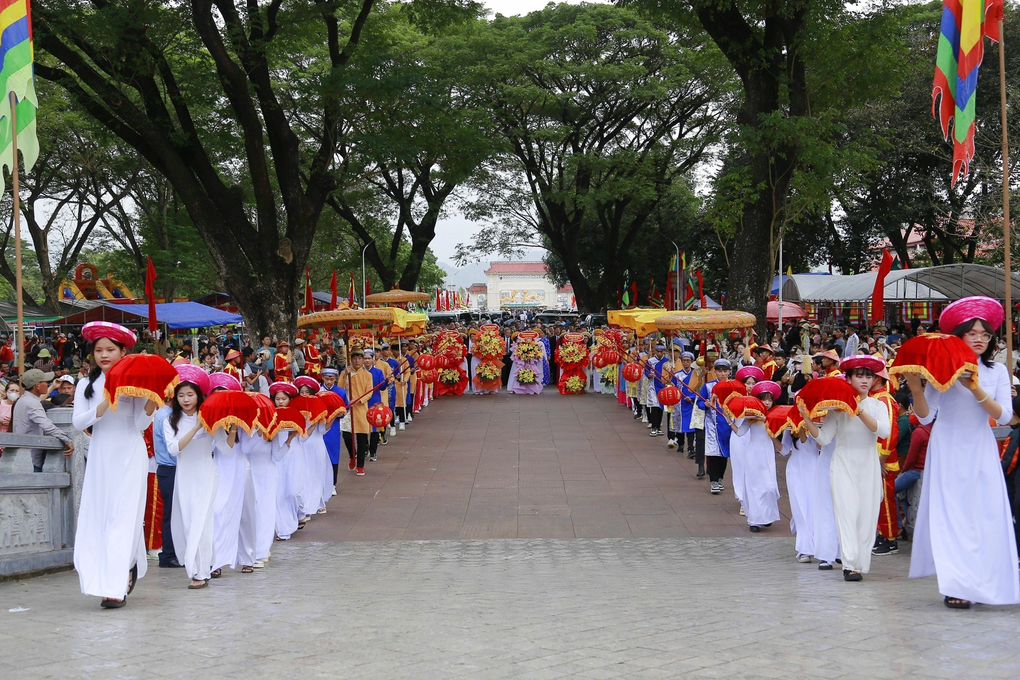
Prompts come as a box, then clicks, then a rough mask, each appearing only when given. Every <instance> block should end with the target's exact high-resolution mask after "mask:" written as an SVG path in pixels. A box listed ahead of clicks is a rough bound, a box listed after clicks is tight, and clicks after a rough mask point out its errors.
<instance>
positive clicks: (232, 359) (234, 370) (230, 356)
mask: <svg viewBox="0 0 1020 680" xmlns="http://www.w3.org/2000/svg"><path fill="white" fill-rule="evenodd" d="M242 358H243V357H242V356H241V353H240V352H238V351H237V350H236V349H232V350H229V351H228V352H227V356H225V357H223V360H224V361H225V362H226V363H224V365H223V372H224V373H226V374H227V375H229V376H232V377H234V378H237V380H238V381H240V380H241V359H242Z"/></svg>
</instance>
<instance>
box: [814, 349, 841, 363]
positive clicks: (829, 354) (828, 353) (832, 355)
mask: <svg viewBox="0 0 1020 680" xmlns="http://www.w3.org/2000/svg"><path fill="white" fill-rule="evenodd" d="M815 356H816V357H818V358H819V359H832V360H833V361H835V362H836V363H837V364H838V363H839V355H838V354H836V350H834V349H828V350H825V351H824V352H819V353H818V354H816V355H815Z"/></svg>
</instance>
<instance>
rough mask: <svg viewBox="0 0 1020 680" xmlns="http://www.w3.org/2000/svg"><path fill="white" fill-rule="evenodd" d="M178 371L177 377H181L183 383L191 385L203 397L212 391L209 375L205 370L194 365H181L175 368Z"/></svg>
mask: <svg viewBox="0 0 1020 680" xmlns="http://www.w3.org/2000/svg"><path fill="white" fill-rule="evenodd" d="M174 368H176V369H177V375H179V376H180V377H181V382H182V383H185V382H188V383H191V384H192V385H194V386H195V387H197V388H198V389H199V391H200V392H201V393H202V394H203V395H208V394H209V392H210V391H211V389H212V388H211V386H210V384H209V374H208V373H206V372H205V371H204V370H202V369H201V368H199V367H198V366H195V365H193V364H181V365H180V366H174Z"/></svg>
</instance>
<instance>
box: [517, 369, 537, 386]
mask: <svg viewBox="0 0 1020 680" xmlns="http://www.w3.org/2000/svg"><path fill="white" fill-rule="evenodd" d="M517 382H519V383H520V384H522V385H534V384H535V383H537V382H538V376H537V375H535V372H534V371H533V370H531V369H530V368H522V369H521V370H519V371H517Z"/></svg>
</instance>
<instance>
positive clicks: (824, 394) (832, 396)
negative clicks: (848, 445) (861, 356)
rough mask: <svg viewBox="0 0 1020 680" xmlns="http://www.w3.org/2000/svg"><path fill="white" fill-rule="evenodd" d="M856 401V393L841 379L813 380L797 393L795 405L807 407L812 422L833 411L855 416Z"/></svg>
mask: <svg viewBox="0 0 1020 680" xmlns="http://www.w3.org/2000/svg"><path fill="white" fill-rule="evenodd" d="M858 401H859V400H858V398H857V392H856V391H855V390H854V388H852V387H850V383H848V382H847V381H846V380H844V379H843V378H815V379H814V380H812V381H811V382H809V383H808V384H807V385H806V386H805V387H804V389H802V390H801V391H800V392H798V393H797V403H798V404H804V406H806V407H807V411H808V416H809V417H810V418H811V419H812V420H813V419H815V418H820V417H821V416H823V415H824V414H825V412H826V411H830V410H833V409H835V410H839V411H844V412H846V413H848V414H850V415H852V416H855V415H857V403H858Z"/></svg>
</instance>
